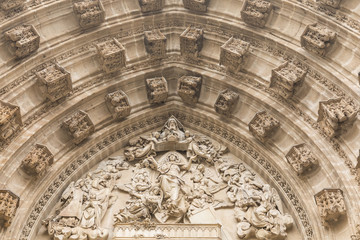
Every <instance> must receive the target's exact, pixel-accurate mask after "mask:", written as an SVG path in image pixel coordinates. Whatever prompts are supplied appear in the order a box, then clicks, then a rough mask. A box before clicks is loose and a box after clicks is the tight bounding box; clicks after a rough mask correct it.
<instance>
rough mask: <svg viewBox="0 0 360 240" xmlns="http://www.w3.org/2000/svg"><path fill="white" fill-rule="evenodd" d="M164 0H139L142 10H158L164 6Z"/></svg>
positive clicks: (144, 11) (145, 11)
mask: <svg viewBox="0 0 360 240" xmlns="http://www.w3.org/2000/svg"><path fill="white" fill-rule="evenodd" d="M162 1H163V0H139V4H140V8H141V12H143V13H147V12H156V11H160V10H162V8H163V2H162Z"/></svg>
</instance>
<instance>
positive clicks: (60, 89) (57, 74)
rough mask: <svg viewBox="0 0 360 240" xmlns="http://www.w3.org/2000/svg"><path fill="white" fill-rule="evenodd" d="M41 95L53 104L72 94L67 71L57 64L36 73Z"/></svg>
mask: <svg viewBox="0 0 360 240" xmlns="http://www.w3.org/2000/svg"><path fill="white" fill-rule="evenodd" d="M36 76H37V78H38V86H39V88H40V91H41V92H42V94H43V95H44V96H45V97H46V98H48V99H49V100H50V101H51V102H55V101H57V100H59V99H61V98H64V97H66V96H67V95H68V94H69V93H72V81H71V76H70V73H69V72H68V71H66V70H65V69H64V68H63V67H61V66H59V65H58V64H57V63H56V64H53V65H51V66H49V67H46V68H45V69H43V70H41V71H39V72H37V73H36Z"/></svg>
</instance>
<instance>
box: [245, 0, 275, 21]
mask: <svg viewBox="0 0 360 240" xmlns="http://www.w3.org/2000/svg"><path fill="white" fill-rule="evenodd" d="M271 10H272V5H271V3H269V2H268V1H264V0H246V1H245V3H244V5H243V8H242V10H241V18H242V20H243V21H244V22H245V23H247V24H250V25H253V26H257V27H264V26H265V24H266V21H267V20H268V17H269V15H270V12H271Z"/></svg>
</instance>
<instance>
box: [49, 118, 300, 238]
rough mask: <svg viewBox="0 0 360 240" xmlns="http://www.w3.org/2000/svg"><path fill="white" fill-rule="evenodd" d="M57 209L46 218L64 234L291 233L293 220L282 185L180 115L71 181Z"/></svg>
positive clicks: (231, 235) (56, 235) (266, 235)
mask: <svg viewBox="0 0 360 240" xmlns="http://www.w3.org/2000/svg"><path fill="white" fill-rule="evenodd" d="M221 211H227V214H224V212H222V213H221ZM52 212H53V213H54V215H51V216H49V218H47V219H46V220H44V222H43V224H44V225H45V226H46V227H47V231H48V234H49V235H50V236H52V237H53V239H62V240H67V239H72V240H80V239H101V240H106V239H116V240H117V239H136V238H146V239H162V238H164V239H173V238H174V239H185V238H186V237H187V238H186V239H189V238H191V239H196V238H201V239H285V238H286V236H287V230H288V228H289V227H291V226H292V224H293V219H292V217H291V216H290V215H289V214H287V213H285V212H284V209H283V207H282V203H281V200H280V197H279V195H278V193H277V192H276V190H275V189H273V188H272V187H270V185H269V184H266V183H264V182H263V181H262V180H261V179H260V177H258V175H257V174H255V173H254V172H253V171H252V170H251V169H250V168H248V167H247V166H246V165H245V164H244V163H242V162H241V161H240V160H239V159H237V158H236V157H235V156H234V155H232V154H231V153H230V152H229V151H228V150H227V148H226V147H225V146H223V145H222V144H220V143H218V142H216V141H214V140H212V139H209V138H208V137H205V136H203V135H200V134H194V133H192V132H190V131H189V130H186V129H185V128H184V126H183V125H182V124H181V123H180V122H179V121H178V120H177V119H176V118H175V117H170V118H169V119H168V121H167V122H166V123H165V125H164V126H163V128H162V129H160V130H159V131H154V132H151V133H149V134H145V135H141V136H139V137H136V138H134V139H131V140H130V141H129V144H128V145H127V146H126V147H125V148H124V150H121V151H119V152H118V153H117V154H114V156H112V157H109V158H108V159H107V160H105V161H102V162H101V163H100V164H99V165H98V167H97V168H96V169H94V170H92V171H90V172H88V173H87V174H86V175H85V176H83V177H82V178H80V179H79V180H77V181H74V182H72V183H71V184H69V186H68V187H67V189H66V190H65V191H64V192H63V194H62V196H61V198H60V199H59V202H58V203H57V205H56V207H55V209H54V210H53V211H52ZM229 213H230V214H229ZM221 216H226V219H225V221H226V224H225V223H221V221H224V219H218V217H221ZM210 219H213V222H211V221H210ZM219 223H220V224H219ZM229 223H231V224H229ZM220 228H221V230H220ZM225 232H226V234H225ZM176 234H178V236H177V237H174V236H175V235H176ZM224 234H225V235H224Z"/></svg>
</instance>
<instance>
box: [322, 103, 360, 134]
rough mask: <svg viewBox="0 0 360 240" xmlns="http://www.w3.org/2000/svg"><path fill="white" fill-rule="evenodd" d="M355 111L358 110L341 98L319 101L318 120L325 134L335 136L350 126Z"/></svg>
mask: <svg viewBox="0 0 360 240" xmlns="http://www.w3.org/2000/svg"><path fill="white" fill-rule="evenodd" d="M357 112H358V110H357V109H356V108H355V107H354V106H352V105H350V104H349V103H347V102H346V101H345V100H344V99H343V98H336V99H329V100H327V101H321V102H320V103H319V117H318V122H319V124H320V127H321V128H322V129H323V131H324V132H325V133H326V135H327V136H329V137H330V138H332V137H336V136H339V135H340V134H342V133H344V132H346V131H347V129H348V128H350V127H351V126H352V124H353V123H354V121H355V120H356V116H357Z"/></svg>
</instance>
